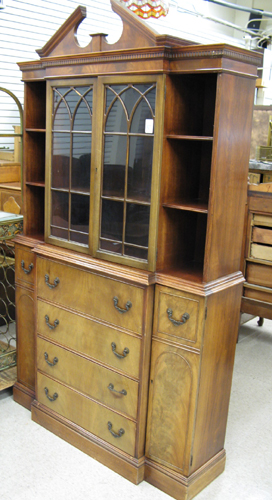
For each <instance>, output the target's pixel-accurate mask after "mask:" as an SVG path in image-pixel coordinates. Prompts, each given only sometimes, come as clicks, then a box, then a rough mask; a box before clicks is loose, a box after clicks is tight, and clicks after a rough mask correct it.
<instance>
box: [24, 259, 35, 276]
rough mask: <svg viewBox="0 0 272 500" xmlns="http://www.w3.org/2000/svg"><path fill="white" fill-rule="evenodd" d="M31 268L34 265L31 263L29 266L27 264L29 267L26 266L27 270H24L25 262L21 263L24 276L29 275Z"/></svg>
mask: <svg viewBox="0 0 272 500" xmlns="http://www.w3.org/2000/svg"><path fill="white" fill-rule="evenodd" d="M33 267H34V264H32V262H31V264H29V266H28V269H25V261H24V260H22V261H21V268H22V270H23V271H24V273H25V274H30V273H31V271H32V269H33Z"/></svg>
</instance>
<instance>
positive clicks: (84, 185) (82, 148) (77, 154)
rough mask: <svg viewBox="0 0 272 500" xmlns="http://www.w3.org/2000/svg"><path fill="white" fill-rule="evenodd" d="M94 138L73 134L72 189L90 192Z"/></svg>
mask: <svg viewBox="0 0 272 500" xmlns="http://www.w3.org/2000/svg"><path fill="white" fill-rule="evenodd" d="M91 148H92V136H91V135H87V134H73V157H72V182H71V188H72V189H73V190H78V191H85V192H89V191H90V175H91Z"/></svg>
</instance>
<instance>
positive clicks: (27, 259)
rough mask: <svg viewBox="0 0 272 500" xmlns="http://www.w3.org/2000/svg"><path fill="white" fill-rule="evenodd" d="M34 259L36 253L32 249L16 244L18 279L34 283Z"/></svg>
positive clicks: (16, 271)
mask: <svg viewBox="0 0 272 500" xmlns="http://www.w3.org/2000/svg"><path fill="white" fill-rule="evenodd" d="M34 259H35V255H34V254H33V252H30V250H28V249H25V248H22V247H20V246H19V245H16V247H15V273H16V281H23V282H26V283H29V284H31V285H33V284H34V274H35V267H34Z"/></svg>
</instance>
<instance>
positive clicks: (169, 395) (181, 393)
mask: <svg viewBox="0 0 272 500" xmlns="http://www.w3.org/2000/svg"><path fill="white" fill-rule="evenodd" d="M198 364H199V356H198V355H197V354H195V353H192V352H189V351H186V350H183V349H178V348H174V347H171V346H168V345H166V344H164V343H161V342H157V341H153V345H152V361H151V379H150V396H149V415H148V430H147V456H148V457H149V458H151V459H152V460H154V461H156V462H159V463H162V464H163V465H166V466H167V467H170V468H172V469H175V470H178V471H183V472H186V468H188V466H189V461H190V449H191V441H192V432H193V423H194V408H195V400H196V393H197V370H198Z"/></svg>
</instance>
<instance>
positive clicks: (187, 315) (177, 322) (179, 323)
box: [166, 308, 190, 326]
mask: <svg viewBox="0 0 272 500" xmlns="http://www.w3.org/2000/svg"><path fill="white" fill-rule="evenodd" d="M166 312H167V315H168V319H169V320H170V321H171V323H173V325H175V326H180V325H184V323H186V321H188V319H189V318H190V315H189V314H188V313H184V314H183V315H182V318H181V321H178V320H177V319H173V318H172V315H173V311H172V309H169V308H168V309H167V311H166Z"/></svg>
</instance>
